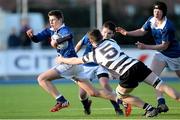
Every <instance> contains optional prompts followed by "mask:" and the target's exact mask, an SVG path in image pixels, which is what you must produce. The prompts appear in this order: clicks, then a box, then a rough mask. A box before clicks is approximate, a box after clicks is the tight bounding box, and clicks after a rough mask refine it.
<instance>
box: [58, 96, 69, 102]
mask: <svg viewBox="0 0 180 120" xmlns="http://www.w3.org/2000/svg"><path fill="white" fill-rule="evenodd" d="M56 101H59V102H66V101H67V100H66V99H65V98H64V96H62V95H61V96H59V97H57V98H56Z"/></svg>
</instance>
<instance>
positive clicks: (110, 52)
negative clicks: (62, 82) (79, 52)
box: [82, 39, 138, 75]
mask: <svg viewBox="0 0 180 120" xmlns="http://www.w3.org/2000/svg"><path fill="white" fill-rule="evenodd" d="M82 60H83V62H84V63H88V62H95V63H98V64H100V65H102V66H104V67H106V68H107V69H109V70H111V71H114V72H116V73H118V74H119V75H123V74H124V73H125V72H126V71H127V70H128V69H129V68H130V67H132V66H133V65H134V64H135V63H137V62H138V60H136V59H133V58H131V57H129V56H128V55H126V54H125V53H124V52H123V51H122V50H121V48H120V46H119V45H118V44H117V43H116V42H115V40H113V39H106V40H103V41H101V42H100V43H99V44H98V46H97V47H96V48H95V49H94V50H93V51H92V52H90V53H88V54H87V55H85V56H83V58H82Z"/></svg>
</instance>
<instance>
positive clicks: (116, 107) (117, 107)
mask: <svg viewBox="0 0 180 120" xmlns="http://www.w3.org/2000/svg"><path fill="white" fill-rule="evenodd" d="M110 102H111V104H112V105H113V107H114V109H115V110H119V109H120V106H119V105H118V104H117V102H115V101H113V100H110Z"/></svg>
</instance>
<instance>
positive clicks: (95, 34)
mask: <svg viewBox="0 0 180 120" xmlns="http://www.w3.org/2000/svg"><path fill="white" fill-rule="evenodd" d="M88 37H89V39H92V40H93V41H94V42H96V43H98V42H99V41H101V40H102V39H103V36H102V34H101V32H100V31H99V30H98V29H93V30H91V31H89V32H88Z"/></svg>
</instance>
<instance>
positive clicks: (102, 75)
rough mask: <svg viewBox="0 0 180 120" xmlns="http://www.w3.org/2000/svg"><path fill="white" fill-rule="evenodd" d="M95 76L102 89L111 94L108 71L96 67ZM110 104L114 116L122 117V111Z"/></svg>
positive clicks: (117, 105)
mask: <svg viewBox="0 0 180 120" xmlns="http://www.w3.org/2000/svg"><path fill="white" fill-rule="evenodd" d="M96 75H97V77H98V80H99V83H100V85H101V86H102V88H103V89H106V90H108V91H110V92H113V90H112V88H111V86H110V84H109V72H108V70H106V69H105V68H103V67H102V66H100V65H99V66H98V67H97V69H96ZM110 102H111V104H112V105H113V107H114V110H115V113H116V115H123V111H122V109H121V108H120V105H119V104H118V103H117V102H116V101H113V100H110Z"/></svg>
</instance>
